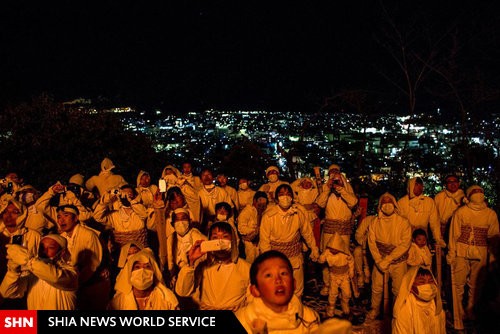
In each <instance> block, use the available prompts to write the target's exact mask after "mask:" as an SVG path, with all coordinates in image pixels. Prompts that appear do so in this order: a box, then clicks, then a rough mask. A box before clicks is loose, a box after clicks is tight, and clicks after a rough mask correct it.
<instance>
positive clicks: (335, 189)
mask: <svg viewBox="0 0 500 334" xmlns="http://www.w3.org/2000/svg"><path fill="white" fill-rule="evenodd" d="M328 175H329V179H328V182H327V183H325V184H324V185H323V191H322V192H321V194H320V195H319V196H318V198H317V199H316V203H317V204H318V205H319V206H320V207H321V208H324V209H325V221H324V223H323V231H322V233H321V241H320V245H319V249H320V251H321V252H324V251H325V250H326V245H328V243H329V242H330V239H331V238H333V236H334V235H335V233H338V234H339V235H340V237H341V238H342V240H343V241H344V243H345V244H346V245H349V244H350V238H351V234H352V230H353V225H354V224H353V223H354V222H353V221H352V219H351V218H352V211H351V210H352V208H353V207H354V206H355V205H356V204H357V203H358V198H357V197H356V195H355V194H354V191H353V190H352V187H351V185H350V184H349V183H348V182H347V179H346V177H345V176H344V175H343V174H342V173H340V170H338V166H337V165H331V166H330V168H328ZM329 281H330V279H329V271H328V267H327V266H325V267H324V268H323V282H324V284H325V285H324V286H323V288H322V289H321V295H323V296H327V295H328V291H329Z"/></svg>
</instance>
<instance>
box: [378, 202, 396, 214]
mask: <svg viewBox="0 0 500 334" xmlns="http://www.w3.org/2000/svg"><path fill="white" fill-rule="evenodd" d="M380 210H382V212H383V213H384V214H385V215H386V216H390V215H392V214H393V213H394V204H392V203H384V204H382V206H381V207H380Z"/></svg>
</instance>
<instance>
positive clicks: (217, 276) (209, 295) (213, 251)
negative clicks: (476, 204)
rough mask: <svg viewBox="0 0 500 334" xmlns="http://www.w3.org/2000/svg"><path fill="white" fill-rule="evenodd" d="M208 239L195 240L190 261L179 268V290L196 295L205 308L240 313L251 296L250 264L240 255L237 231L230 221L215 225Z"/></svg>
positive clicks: (179, 291) (202, 307)
mask: <svg viewBox="0 0 500 334" xmlns="http://www.w3.org/2000/svg"><path fill="white" fill-rule="evenodd" d="M208 239H209V240H210V241H204V240H197V241H195V242H194V244H193V247H192V248H191V249H190V250H189V252H188V254H187V258H188V260H189V263H188V265H185V266H183V267H182V268H181V270H180V271H179V275H178V277H177V282H176V284H175V292H176V293H177V295H178V296H181V297H193V299H195V300H197V301H199V303H200V309H202V310H231V311H233V312H236V311H237V310H238V309H240V308H241V307H243V306H245V305H246V303H247V302H248V298H250V297H251V294H250V290H249V287H250V276H249V272H250V264H249V263H248V262H246V261H245V260H244V259H242V258H240V257H239V256H238V246H237V245H236V231H235V230H234V229H233V228H232V227H231V225H229V224H228V223H225V222H215V223H214V224H212V225H211V226H210V228H209V231H208ZM205 242H206V243H208V244H209V245H211V246H212V247H210V248H208V246H207V249H206V251H204V249H205V248H204V246H205V245H203V243H205ZM214 242H215V244H216V246H213V245H212V244H213V243H214ZM217 245H218V246H220V247H217ZM207 252H208V253H207ZM205 254H207V256H204V255H205Z"/></svg>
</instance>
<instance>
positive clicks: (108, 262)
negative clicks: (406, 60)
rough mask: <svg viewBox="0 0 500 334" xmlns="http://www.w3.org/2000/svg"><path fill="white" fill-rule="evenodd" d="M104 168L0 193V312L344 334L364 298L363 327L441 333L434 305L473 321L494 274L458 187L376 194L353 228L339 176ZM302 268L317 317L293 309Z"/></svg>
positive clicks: (480, 210) (494, 233)
mask: <svg viewBox="0 0 500 334" xmlns="http://www.w3.org/2000/svg"><path fill="white" fill-rule="evenodd" d="M113 169H114V164H113V162H112V161H111V160H110V159H108V158H105V159H104V160H103V161H102V163H101V172H100V173H99V174H98V175H95V176H92V177H90V178H88V179H87V180H85V177H84V176H83V175H80V174H76V175H74V176H72V177H71V178H70V179H69V180H68V181H67V182H65V181H62V180H59V181H57V182H56V183H55V184H54V185H53V186H51V187H50V188H49V189H48V190H47V191H45V192H44V193H41V192H39V191H38V190H37V189H35V188H34V187H33V186H31V185H28V184H24V182H23V180H22V179H21V178H20V177H19V175H17V174H16V173H9V174H7V175H6V177H5V178H4V179H3V180H1V182H0V184H1V192H2V193H1V197H0V281H1V285H0V308H3V309H23V308H24V309H26V308H27V309H33V310H74V309H77V310H103V309H114V310H193V309H201V310H231V311H233V312H235V314H236V316H237V317H238V319H239V320H240V322H241V323H242V325H243V326H244V327H245V329H246V330H247V331H248V332H249V333H266V332H274V331H276V332H279V331H282V332H287V333H288V332H290V333H306V332H315V331H316V332H317V333H322V332H323V333H327V332H334V331H335V332H340V333H341V332H349V331H350V329H351V324H350V322H349V319H351V318H350V316H351V313H352V311H351V309H350V306H351V305H352V303H353V297H355V298H357V297H358V296H359V294H360V291H361V290H363V289H367V288H368V287H370V288H371V293H370V296H371V310H370V311H369V312H368V314H367V315H366V321H367V322H369V321H374V320H375V319H377V318H379V317H380V316H382V314H381V310H382V309H383V315H384V316H387V315H388V314H390V315H392V331H393V332H394V333H445V332H446V328H445V326H446V320H445V312H444V310H443V305H442V298H443V299H446V300H449V301H450V302H449V305H453V309H454V313H453V314H455V318H454V320H455V322H457V321H462V319H472V320H473V319H475V317H476V315H477V307H476V306H477V305H478V299H480V298H482V297H481V296H482V291H481V288H482V287H483V286H484V285H485V284H486V285H488V282H487V280H488V275H490V277H492V276H494V275H495V273H490V272H492V271H495V270H496V271H497V272H498V262H495V255H497V256H498V254H495V252H497V251H496V250H495V249H498V247H496V248H495V247H494V246H495V245H496V246H498V239H499V238H500V235H499V223H498V218H497V215H496V213H495V211H493V210H492V209H490V208H489V207H488V204H487V201H486V200H485V197H484V191H483V189H482V188H481V187H480V186H478V185H474V186H471V187H469V188H468V189H467V190H466V191H465V192H464V191H463V190H462V189H460V180H459V177H458V176H457V175H448V176H447V177H446V178H445V179H444V190H443V191H441V192H440V193H438V194H437V195H436V196H435V197H434V198H431V197H428V196H425V195H424V182H423V180H422V179H421V178H419V177H416V178H411V179H410V180H409V181H408V186H407V194H406V195H405V196H404V197H402V198H400V199H399V200H397V199H396V198H395V197H394V196H393V195H392V194H390V193H388V192H387V193H385V194H383V195H382V196H381V197H380V199H379V202H378V208H377V212H376V214H375V215H369V216H366V208H363V205H361V204H360V203H359V199H358V196H357V195H356V194H355V192H354V191H353V188H352V187H351V185H350V183H349V179H348V177H347V176H346V175H345V174H344V173H342V172H341V170H340V167H339V166H338V165H331V166H330V167H329V168H328V178H327V179H326V180H322V179H321V178H320V177H319V173H316V174H315V175H314V176H311V177H303V178H300V179H297V180H295V181H293V182H291V183H288V182H285V181H283V180H281V179H280V170H279V169H278V168H277V167H276V166H270V167H269V168H267V169H266V170H265V176H266V178H267V180H268V182H266V183H265V184H263V185H261V186H260V187H259V188H258V189H257V187H254V185H253V184H251V182H250V181H249V179H247V178H241V179H239V180H238V188H237V189H235V188H233V187H231V186H230V185H228V177H227V175H225V174H224V173H217V174H216V173H214V172H213V171H212V170H210V169H202V170H201V174H200V175H199V176H195V175H193V173H192V165H191V163H189V162H186V163H184V164H183V165H182V168H181V169H180V170H179V169H177V168H176V167H175V166H172V165H168V166H166V167H165V168H164V169H163V171H162V173H161V179H160V180H159V182H158V183H156V182H152V180H151V176H150V174H149V173H148V172H147V171H140V172H139V173H138V176H137V180H136V184H135V185H132V184H130V183H127V182H126V180H125V179H124V178H123V177H122V176H120V175H118V174H115V173H114V172H113ZM263 173H264V171H263ZM253 188H254V189H255V190H254V189H253ZM310 263H315V264H316V265H315V266H310V265H308V264H310ZM492 263H493V264H494V265H492ZM311 268H313V269H312V270H318V277H321V278H322V282H321V284H320V288H321V289H320V291H319V293H320V294H321V295H322V296H325V298H326V297H327V298H328V307H327V309H326V313H325V314H326V317H320V316H319V314H318V313H317V312H316V311H315V310H313V309H312V308H310V307H307V306H306V305H304V304H303V303H302V296H303V294H304V276H306V277H307V275H311V274H313V273H311V272H308V271H310V270H311ZM496 275H497V276H496V277H498V273H497V274H496ZM389 284H390V287H391V289H390V291H389ZM497 293H498V292H497ZM452 296H453V298H452ZM337 300H339V302H340V309H341V312H340V314H341V316H339V312H338V310H337V312H336V309H337V307H336V305H337ZM452 300H453V302H452ZM489 300H490V301H491V302H492V303H495V300H496V303H498V296H495V295H494V296H492V297H491V298H490V299H489ZM382 301H383V303H382ZM492 305H493V304H492Z"/></svg>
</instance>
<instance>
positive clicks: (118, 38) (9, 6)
mask: <svg viewBox="0 0 500 334" xmlns="http://www.w3.org/2000/svg"><path fill="white" fill-rule="evenodd" d="M184 3H185V4H184ZM250 3H252V4H250ZM271 3H272V6H271ZM383 8H385V9H386V10H387V13H388V15H390V17H392V18H393V19H394V22H395V23H396V24H398V25H400V26H401V27H407V26H409V25H411V24H412V22H413V20H414V17H415V15H417V16H418V17H419V19H418V24H419V25H417V26H419V27H420V26H425V27H428V28H429V31H430V32H431V33H430V35H431V36H437V35H439V34H440V33H442V32H443V31H445V30H446V29H447V28H448V27H450V26H452V25H453V26H455V27H456V29H457V31H458V32H459V34H460V36H461V37H462V38H463V40H466V41H467V49H465V48H464V50H461V57H462V58H461V59H460V64H459V66H466V67H467V69H471V68H473V67H474V66H478V67H480V68H481V69H483V71H484V72H486V73H487V75H488V80H490V81H491V82H495V80H496V79H499V76H498V73H499V68H500V66H498V65H499V64H498V61H499V60H500V57H498V56H499V51H498V45H499V44H498V42H499V41H498V40H497V38H498V37H497V34H498V32H499V29H498V28H499V25H498V22H499V20H498V15H499V14H498V13H499V12H500V11H499V10H498V8H497V6H496V5H495V2H493V1H491V2H482V4H481V5H480V6H479V7H478V4H477V2H476V1H474V2H472V1H470V2H467V3H460V2H457V1H439V4H434V2H428V3H422V2H419V4H412V5H401V4H399V1H391V2H388V1H345V2H342V3H341V2H340V1H322V2H320V1H313V2H310V1H302V2H299V4H298V5H292V4H291V3H289V2H272V1H267V2H258V3H257V4H255V3H254V2H240V1H208V0H207V1H200V2H192V1H163V2H162V3H158V4H148V3H146V2H142V1H141V2H139V1H137V2H135V3H134V4H128V5H125V4H123V2H120V1H115V2H106V1H102V2H99V3H93V4H89V3H87V2H84V1H60V2H48V1H46V2H38V3H25V2H23V1H10V2H7V3H6V2H2V4H1V5H0V31H1V35H0V43H1V46H0V60H1V61H0V75H1V80H0V102H1V103H2V105H4V104H6V103H16V102H19V101H25V100H28V99H29V98H30V97H31V96H33V95H36V94H39V93H41V92H48V93H51V94H53V95H54V96H55V98H56V99H57V100H61V101H67V100H72V99H74V98H78V97H85V98H92V99H94V100H96V101H97V100H99V99H101V100H104V101H108V102H110V103H116V104H122V105H132V106H135V107H137V108H153V107H160V108H163V109H165V110H172V111H189V110H198V109H200V110H201V109H207V108H212V107H213V108H222V109H232V108H242V109H249V108H255V109H267V110H270V109H275V110H294V111H300V110H303V111H312V110H315V109H317V108H318V106H319V105H321V103H322V101H323V99H324V98H325V97H327V96H331V95H333V94H335V93H337V92H338V91H340V90H342V89H351V88H363V89H370V90H374V91H377V92H378V93H380V95H381V96H385V97H388V98H389V99H390V98H392V94H394V99H396V97H395V96H396V95H397V93H396V92H395V89H394V85H391V84H390V83H389V82H388V80H386V79H384V77H383V76H382V75H381V74H380V73H381V72H383V73H386V74H389V75H393V76H397V75H398V70H397V67H396V65H395V63H394V62H393V60H392V59H391V58H390V55H389V54H388V53H387V51H386V50H385V49H384V48H383V47H382V46H381V45H380V43H378V42H377V41H376V38H375V37H377V38H379V40H380V39H381V40H384V33H383V31H384V30H383V27H384V26H387V20H385V19H384V13H383V12H384V11H383ZM442 47H448V46H447V45H443V46H442ZM485 69H487V70H485ZM496 81H497V82H498V81H499V80H496Z"/></svg>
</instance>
